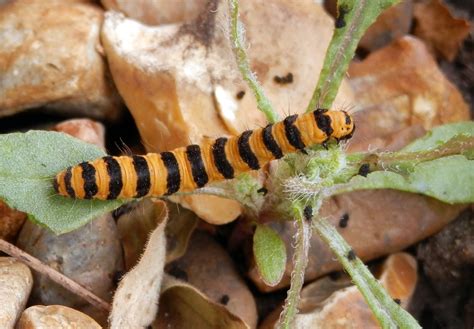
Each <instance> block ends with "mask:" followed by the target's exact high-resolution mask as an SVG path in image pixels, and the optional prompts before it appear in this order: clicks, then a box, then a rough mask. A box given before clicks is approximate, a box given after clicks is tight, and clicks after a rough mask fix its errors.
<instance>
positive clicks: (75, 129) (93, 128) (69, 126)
mask: <svg viewBox="0 0 474 329" xmlns="http://www.w3.org/2000/svg"><path fill="white" fill-rule="evenodd" d="M53 129H54V130H56V131H59V132H63V133H65V134H68V135H71V136H73V137H76V138H79V139H80V140H82V141H84V142H86V143H91V144H94V145H97V146H99V147H100V148H102V149H105V128H104V125H103V124H101V123H100V122H97V121H93V120H90V119H72V120H66V121H63V122H60V123H58V124H57V125H55V126H54V128H53Z"/></svg>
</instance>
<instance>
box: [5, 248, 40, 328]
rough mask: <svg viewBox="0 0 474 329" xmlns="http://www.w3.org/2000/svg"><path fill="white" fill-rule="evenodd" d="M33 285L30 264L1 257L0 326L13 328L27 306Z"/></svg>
mask: <svg viewBox="0 0 474 329" xmlns="http://www.w3.org/2000/svg"><path fill="white" fill-rule="evenodd" d="M32 285H33V277H32V275H31V271H30V269H29V268H28V266H26V265H24V264H23V263H20V262H19V261H17V260H15V259H14V258H10V257H0V305H1V307H0V328H5V329H8V328H13V327H14V325H15V323H16V321H17V320H18V318H19V317H20V314H21V312H22V311H23V309H24V308H25V305H26V302H27V301H28V297H29V295H30V291H31V287H32Z"/></svg>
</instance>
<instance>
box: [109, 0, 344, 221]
mask: <svg viewBox="0 0 474 329" xmlns="http://www.w3.org/2000/svg"><path fill="white" fill-rule="evenodd" d="M210 3H211V4H213V3H215V6H214V5H213V6H212V8H210V7H206V9H205V11H203V12H202V13H201V14H200V16H199V17H198V18H197V19H196V20H195V21H193V22H191V23H188V24H181V25H180V24H174V25H165V26H161V27H149V26H145V25H142V24H140V23H138V22H136V21H133V20H131V19H126V18H124V17H123V16H121V15H119V14H117V13H108V14H107V15H106V18H105V23H104V28H103V31H102V41H103V43H104V49H105V52H106V54H107V58H108V62H109V64H110V68H111V71H112V76H113V78H114V81H115V83H116V85H117V88H118V90H119V92H120V94H121V95H122V97H123V98H124V100H125V102H126V104H127V106H128V108H129V109H130V111H131V113H132V115H133V117H134V119H135V122H136V124H137V127H138V129H139V131H140V135H141V138H142V139H143V141H144V144H145V145H146V146H147V151H150V152H156V151H164V150H169V149H173V148H176V147H180V146H185V145H188V144H189V143H190V142H192V143H201V142H204V141H207V140H208V139H209V137H211V138H217V137H221V136H225V135H231V134H237V133H239V132H241V131H243V130H246V129H249V128H255V127H258V126H264V125H265V124H266V119H265V118H264V116H263V114H262V113H261V112H259V111H258V110H257V108H256V102H255V99H254V97H253V95H252V93H251V91H250V90H249V88H248V87H247V86H246V84H245V83H244V81H243V80H242V78H241V76H240V73H239V71H238V69H237V65H236V64H235V60H234V56H233V54H232V51H231V48H230V43H229V41H228V37H227V34H226V33H225V31H224V29H222V28H221V26H223V25H224V26H226V25H227V24H228V23H227V17H226V15H227V2H226V1H215V2H210ZM241 19H242V21H243V23H244V25H245V27H246V36H247V38H248V44H249V45H251V47H250V49H249V59H250V62H251V67H252V70H253V71H254V72H256V74H257V76H258V79H259V81H260V82H261V84H262V86H263V89H264V90H265V91H266V93H267V95H268V97H269V98H270V100H271V101H272V102H273V105H274V108H275V110H276V111H278V112H279V113H280V114H281V115H282V117H283V116H286V115H288V113H295V112H303V111H304V110H305V109H306V106H307V103H308V102H309V99H310V97H311V94H312V90H313V88H314V86H315V83H316V81H317V78H318V74H319V71H320V70H321V67H322V63H323V59H324V55H325V49H326V46H327V45H328V43H329V41H330V39H331V35H332V30H333V21H332V20H331V18H330V17H329V16H328V15H327V14H326V13H325V12H324V10H323V9H322V8H321V6H319V5H317V4H315V3H313V2H312V1H309V0H305V1H298V2H291V1H282V0H271V1H262V0H259V1H245V2H242V3H241ZM308 35H311V36H314V40H313V41H312V42H307V43H304V42H303V43H302V42H301V40H304V39H305V38H307V36H308ZM275 36H278V40H277V39H275ZM290 73H291V76H292V79H291V81H292V82H291V83H279V82H277V81H281V77H286V76H288V75H289V74H290ZM340 90H341V92H340V93H339V95H338V98H337V100H336V104H339V105H341V104H344V103H347V102H350V101H351V100H352V93H351V90H350V87H349V86H348V84H347V83H346V82H344V83H343V84H342V86H341V89H340ZM182 200H183V201H182V204H183V205H185V206H186V207H189V208H191V209H192V210H193V211H194V212H195V213H196V214H197V215H198V216H199V217H201V218H203V219H204V220H206V221H208V222H210V223H214V224H222V223H226V222H229V221H231V220H234V219H235V218H236V217H237V216H238V214H240V207H239V205H238V204H237V203H235V202H230V201H229V200H223V199H220V198H216V197H208V196H199V197H195V196H192V197H185V198H183V199H182Z"/></svg>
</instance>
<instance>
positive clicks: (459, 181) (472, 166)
mask: <svg viewBox="0 0 474 329" xmlns="http://www.w3.org/2000/svg"><path fill="white" fill-rule="evenodd" d="M347 185H348V187H347V188H345V189H344V191H342V190H338V193H339V192H349V191H355V190H360V189H383V188H387V189H396V190H401V191H406V192H413V193H421V194H424V195H428V196H430V197H433V198H436V199H438V200H440V201H443V202H446V203H451V204H453V203H469V202H474V161H473V160H468V159H467V158H466V157H465V156H463V155H453V156H448V157H444V158H439V159H435V160H432V161H425V162H421V163H419V164H418V165H416V166H415V167H414V170H413V171H412V172H409V173H404V174H403V175H402V174H397V173H394V172H391V171H376V172H373V173H371V174H369V175H368V176H367V177H362V176H356V177H354V178H353V179H351V181H350V182H349V184H347Z"/></svg>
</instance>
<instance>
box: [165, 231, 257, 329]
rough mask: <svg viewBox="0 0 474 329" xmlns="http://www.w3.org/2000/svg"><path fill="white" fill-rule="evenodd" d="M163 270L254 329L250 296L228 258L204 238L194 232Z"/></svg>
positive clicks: (254, 311)
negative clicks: (187, 244) (186, 245)
mask: <svg viewBox="0 0 474 329" xmlns="http://www.w3.org/2000/svg"><path fill="white" fill-rule="evenodd" d="M166 271H167V272H168V273H169V274H171V275H173V276H175V277H177V278H179V279H182V280H184V281H187V282H188V283H189V284H191V285H193V286H194V287H196V288H197V289H199V290H200V291H202V293H204V294H205V295H206V296H208V297H209V299H210V300H212V301H214V302H216V303H220V304H222V305H224V306H225V307H226V308H227V309H228V310H229V311H230V312H232V313H233V314H235V315H237V316H239V317H240V318H241V319H242V320H244V321H245V323H247V324H248V325H249V327H250V328H255V327H256V325H257V310H256V305H255V300H254V298H253V296H252V294H251V293H250V291H249V289H248V287H247V286H246V284H245V282H244V281H243V280H242V278H241V277H240V276H239V274H238V272H237V269H236V268H235V265H234V264H233V262H232V260H231V258H230V257H229V255H228V254H227V253H226V252H225V251H224V250H223V249H222V248H221V247H220V246H219V245H218V244H217V243H216V242H215V241H214V240H213V239H212V238H210V237H209V236H208V235H206V234H204V233H202V232H198V231H196V232H194V234H193V236H192V237H191V240H190V242H189V246H188V250H187V252H186V254H185V255H184V256H183V257H181V258H180V259H178V260H177V261H174V262H172V263H170V264H169V265H168V266H167V267H166ZM217 278H218V279H217Z"/></svg>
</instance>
